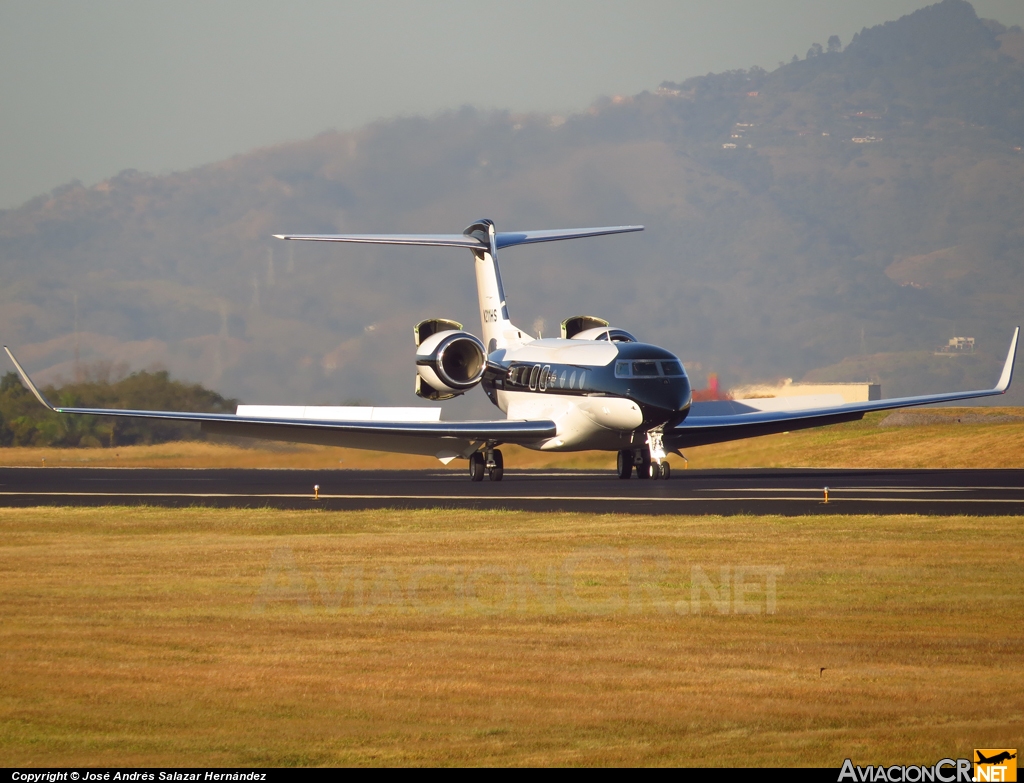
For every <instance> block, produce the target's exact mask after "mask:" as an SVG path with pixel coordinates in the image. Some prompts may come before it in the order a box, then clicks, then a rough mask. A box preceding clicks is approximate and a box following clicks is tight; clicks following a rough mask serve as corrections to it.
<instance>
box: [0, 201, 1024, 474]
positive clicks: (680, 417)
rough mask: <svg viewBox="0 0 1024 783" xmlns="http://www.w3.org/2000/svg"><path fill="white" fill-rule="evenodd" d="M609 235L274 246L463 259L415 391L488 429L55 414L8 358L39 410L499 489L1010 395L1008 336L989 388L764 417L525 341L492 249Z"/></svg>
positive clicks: (430, 421) (630, 363)
mask: <svg viewBox="0 0 1024 783" xmlns="http://www.w3.org/2000/svg"><path fill="white" fill-rule="evenodd" d="M642 230H643V226H613V227H605V228H582V229H569V230H554V231H513V232H497V231H495V228H494V223H493V222H492V221H491V220H480V221H478V222H476V223H473V224H472V225H471V226H469V227H468V228H467V229H466V230H465V231H464V232H462V233H461V234H277V235H275V236H276V238H277V239H284V240H302V241H309V242H362V243H373V244H385V245H431V246H441V247H457V248H465V249H467V250H469V251H470V252H471V253H472V255H473V262H474V267H475V269H476V284H477V296H478V300H479V307H480V320H481V324H480V329H481V336H480V337H479V338H478V337H476V336H474V335H473V334H470V333H469V332H466V331H464V330H463V327H462V324H459V323H457V322H455V321H451V320H448V319H444V318H432V319H428V320H426V321H422V322H420V323H419V324H417V325H416V327H415V329H414V334H415V338H416V394H417V395H419V396H420V397H422V398H425V399H428V400H444V399H449V398H452V397H455V396H457V395H460V394H464V393H466V392H467V391H469V390H470V389H472V388H474V387H476V386H479V387H481V388H482V389H483V391H484V393H485V394H486V395H487V396H488V398H489V399H490V400H491V402H492V403H494V404H495V405H496V406H497V407H498V408H499V409H500V410H501V411H502V412H503V413H504V414H505V418H504V419H502V420H498V421H462V422H449V421H441V418H440V413H441V409H440V408H436V407H435V408H376V407H374V408H367V407H325V406H318V407H312V406H282V405H239V406H238V408H237V410H236V412H235V414H218V413H188V412H174V411H144V410H112V409H106V408H100V409H97V408H65V407H54V406H53V405H51V404H50V403H49V402H48V401H47V400H46V398H45V397H44V396H43V395H42V393H41V392H40V391H39V389H38V388H37V387H36V386H35V384H34V383H33V382H32V380H31V379H30V378H29V376H28V374H27V373H26V372H25V370H24V369H23V368H22V367H21V365H20V364H19V363H18V361H17V360H16V359H15V358H14V355H13V354H12V353H11V351H10V350H8V349H7V348H6V346H5V350H7V353H8V355H9V356H10V357H11V361H13V362H14V366H15V367H16V368H17V370H18V373H19V374H20V375H21V379H22V381H23V382H24V383H25V385H26V386H27V387H28V388H29V389H30V390H31V391H32V392H33V393H34V394H35V396H36V397H37V398H38V399H39V402H41V403H42V404H43V405H45V406H46V407H47V408H49V409H50V410H52V411H55V412H57V413H64V414H89V415H102V416H132V417H141V418H149V419H178V420H185V421H197V422H200V423H201V427H202V430H203V432H207V433H212V434H218V435H235V436H242V437H251V438H265V439H270V440H280V441H290V442H296V443H314V444H324V445H333V446H347V447H349V448H357V449H372V450H377V451H390V452H395V453H405V454H426V455H432V456H435V457H437V458H438V459H440V460H441V461H442V462H444V463H448V462H450V461H451V460H453V459H466V460H468V461H469V475H470V478H471V479H472V480H473V481H481V480H482V479H483V478H484V476H485V475H489V476H490V478H491V480H493V481H501V479H502V475H503V471H504V461H503V459H502V454H501V450H500V449H499V448H498V447H499V446H501V445H502V444H506V443H514V444H518V445H521V446H525V447H526V448H530V449H538V450H540V451H585V450H604V451H615V452H618V476H619V477H620V478H623V479H628V478H629V477H630V476H631V475H633V472H634V469H635V471H636V475H637V477H638V478H641V479H667V478H668V477H669V473H670V470H669V463H668V461H667V460H666V456H667V454H669V453H676V454H681V453H682V451H681V450H682V449H684V448H687V447H689V446H701V445H705V444H709V443H719V442H723V441H730V440H737V439H740V438H749V437H754V436H758V435H768V434H771V433H777V432H786V431H792V430H799V429H806V428H810V427H819V426H822V425H827V424H836V423H839V422H846V421H854V420H857V419H860V418H862V417H863V416H864V414H865V413H868V412H870V411H881V410H889V409H894V408H905V407H910V406H915V405H929V404H934V403H942V402H953V401H956V400H969V399H973V398H976V397H988V396H991V395H996V394H1003V393H1004V392H1005V391H1006V390H1007V389H1008V388H1009V386H1010V378H1011V375H1012V372H1013V361H1014V355H1015V353H1016V350H1017V338H1018V335H1019V333H1020V328H1019V327H1018V328H1017V329H1016V330H1015V331H1014V333H1013V339H1012V340H1011V342H1010V350H1009V352H1008V353H1007V356H1006V363H1005V364H1004V365H1003V371H1002V374H1001V375H1000V377H999V381H998V383H996V385H995V387H994V388H992V389H984V390H978V391H965V392H951V393H946V394H929V395H924V396H918V397H901V398H896V399H888V400H874V401H870V402H854V403H845V404H831V405H825V406H819V407H811V408H805V409H799V410H761V409H757V408H754V407H749V406H744V405H742V404H738V403H733V404H732V406H731V409H730V410H729V411H727V412H722V411H721V410H720V408H721V406H719V408H717V409H716V408H714V407H713V406H712V405H711V404H707V403H694V402H693V401H692V395H691V391H690V382H689V380H688V379H687V376H686V371H685V370H684V368H683V365H682V363H681V362H680V361H679V359H678V358H677V357H676V356H674V355H673V354H672V353H670V352H669V351H667V350H665V349H664V348H659V347H657V346H654V345H649V344H647V343H643V342H640V341H639V340H637V339H636V338H635V337H634V336H633V335H632V334H630V333H629V332H627V331H625V330H623V329H619V328H615V327H612V326H610V325H609V323H608V322H607V321H605V320H603V319H601V318H596V317H593V316H576V317H573V318H568V319H566V320H565V321H564V322H563V323H562V335H561V337H560V338H557V339H539V338H538V339H534V338H533V337H531V336H530V335H529V334H528V333H527V332H526V331H525V330H523V329H520V328H519V327H517V326H515V325H514V324H513V323H512V321H511V320H510V318H509V312H508V305H507V302H506V300H505V293H504V291H503V290H502V286H501V275H500V274H499V272H498V250H500V249H504V248H508V247H513V246H515V245H525V244H531V243H534V242H553V241H555V240H560V239H576V238H580V237H595V236H602V235H607V234H621V233H627V232H631V231H642Z"/></svg>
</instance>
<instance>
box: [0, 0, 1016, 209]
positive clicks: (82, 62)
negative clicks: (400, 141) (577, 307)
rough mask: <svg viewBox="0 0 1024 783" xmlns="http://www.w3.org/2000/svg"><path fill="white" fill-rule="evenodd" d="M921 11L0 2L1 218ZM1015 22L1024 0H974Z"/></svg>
mask: <svg viewBox="0 0 1024 783" xmlns="http://www.w3.org/2000/svg"><path fill="white" fill-rule="evenodd" d="M929 4H930V3H929V2H927V0H676V1H675V2H668V1H667V0H632V2H603V1H602V0H505V2H489V1H486V0H478V1H477V2H469V0H451V1H450V2H425V1H423V0H374V2H340V1H339V0H335V1H334V2H326V1H321V0H290V2H287V3H286V2H270V1H269V0H221V1H219V2H218V1H217V0H200V1H198V2H195V1H193V0H175V1H174V2H160V3H157V2H138V1H136V0H120V1H114V0H89V2H72V1H71V0H63V2H52V1H51V0H0V68H2V72H3V78H2V79H0V139H2V141H3V155H2V156H0V209H2V208H8V207H11V206H15V205H18V204H20V203H22V202H24V201H26V200H27V199H29V198H31V197H33V196H36V195H38V194H40V193H44V192H46V191H48V190H50V189H51V188H53V187H55V186H57V185H60V184H63V183H65V182H68V181H70V180H73V179H79V180H81V181H83V182H84V183H86V184H93V183H95V182H98V181H100V180H102V179H105V178H106V177H109V176H112V175H113V174H116V173H117V172H118V171H120V170H122V169H125V168H135V169H140V170H143V171H149V172H157V173H159V172H166V171H174V170H180V169H186V168H190V167H192V166H196V165H199V164H202V163H207V162H210V161H214V160H218V159H221V158H224V157H227V156H230V155H233V154H235V153H239V152H245V151H246V150H250V149H253V148H255V147H261V146H266V145H270V144H275V143H278V142H282V141H287V140H291V139H302V138H307V137H310V136H313V135H315V134H316V133H319V132H321V131H324V130H327V129H330V128H338V129H348V128H353V127H357V126H359V125H362V124H364V123H366V122H368V121H371V120H374V119H377V118H380V117H390V116H395V115H401V114H422V113H427V114H430V113H433V112H437V111H440V110H443V109H446V108H453V107H457V106H460V105H463V104H467V103H468V104H474V105H476V106H480V107H484V108H507V109H511V110H514V111H552V112H559V113H563V112H571V111H578V110H580V109H582V108H584V107H586V106H587V105H588V104H590V103H591V102H592V101H593V100H594V99H595V98H598V97H600V96H602V95H614V94H631V93H636V92H640V91H641V90H644V89H653V88H655V87H657V85H658V84H659V83H660V82H662V81H665V80H672V81H681V80H682V79H685V78H687V77H689V76H694V75H697V74H702V73H707V72H710V71H722V70H727V69H732V68H749V67H750V66H752V65H760V66H762V67H764V68H768V69H772V68H775V67H776V66H777V64H778V62H779V61H780V60H787V61H788V60H789V59H790V57H792V56H793V55H794V54H799V55H800V56H801V57H803V56H804V55H805V53H806V52H807V49H808V47H809V46H810V44H811V43H813V42H819V43H822V44H824V43H825V42H826V40H827V39H828V37H829V35H832V34H836V35H839V37H840V38H841V39H842V42H843V44H844V45H845V44H846V43H848V42H849V40H850V38H851V37H852V35H853V34H854V33H855V32H857V31H859V30H860V29H861V28H863V27H866V26H868V27H869V26H872V25H875V24H880V23H882V22H885V21H888V20H890V19H895V18H897V17H899V16H901V15H903V14H906V13H910V12H911V11H914V10H916V9H918V8H922V7H924V6H926V5H929ZM974 7H975V9H976V10H977V11H978V14H979V15H980V16H982V17H987V18H992V19H998V20H999V21H1001V22H1003V23H1004V24H1007V25H1009V24H1021V25H1024V0H975V2H974Z"/></svg>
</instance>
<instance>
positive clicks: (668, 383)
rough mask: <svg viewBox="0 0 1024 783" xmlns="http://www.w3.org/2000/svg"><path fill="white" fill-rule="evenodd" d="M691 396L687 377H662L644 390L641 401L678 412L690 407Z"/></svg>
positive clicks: (660, 408)
mask: <svg viewBox="0 0 1024 783" xmlns="http://www.w3.org/2000/svg"><path fill="white" fill-rule="evenodd" d="M690 396H691V395H690V382H689V381H688V380H687V379H686V378H660V379H658V380H654V381H653V382H652V383H651V384H650V386H648V387H647V388H645V389H644V390H643V392H642V399H641V400H640V402H641V403H643V404H644V405H646V406H648V407H650V408H657V409H658V410H662V411H665V412H666V413H678V412H680V411H683V410H685V409H686V408H687V407H689V405H690Z"/></svg>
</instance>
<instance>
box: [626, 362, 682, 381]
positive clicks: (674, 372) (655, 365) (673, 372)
mask: <svg viewBox="0 0 1024 783" xmlns="http://www.w3.org/2000/svg"><path fill="white" fill-rule="evenodd" d="M685 376H686V373H685V372H684V371H683V365H682V364H681V363H680V362H678V361H676V360H674V359H672V360H662V361H658V360H655V359H637V360H634V361H631V362H616V363H615V377H616V378H659V377H667V378H682V377H685Z"/></svg>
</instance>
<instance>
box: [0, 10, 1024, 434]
mask: <svg viewBox="0 0 1024 783" xmlns="http://www.w3.org/2000/svg"><path fill="white" fill-rule="evenodd" d="M880 21H881V20H880ZM844 43H845V44H846V45H845V47H844V46H843V45H842V44H844ZM829 49H831V51H828V50H829ZM819 50H820V53H819ZM808 54H809V56H808V57H807V58H805V59H802V60H799V61H796V62H792V63H789V64H785V65H781V66H779V67H777V68H775V69H774V70H772V71H768V70H764V69H760V68H755V69H752V70H750V71H733V72H728V73H722V74H711V75H707V76H701V77H696V78H692V79H684V80H682V81H666V82H665V83H663V84H662V85H661V86H660V87H655V86H654V85H652V89H651V90H650V91H648V92H644V93H641V94H639V95H634V96H617V97H614V98H608V99H606V100H603V101H601V102H599V103H597V104H595V105H594V106H593V107H591V109H590V110H588V111H586V112H583V113H581V114H578V115H572V116H568V117H552V116H546V115H544V116H541V115H529V116H519V115H512V114H508V113H502V112H483V111H479V110H476V109H472V108H463V109H460V110H458V111H453V112H449V113H446V114H442V115H439V116H435V117H430V118H402V119H396V120H390V121H385V122H380V123H377V124H374V125H371V126H368V127H366V128H363V129H361V130H359V131H356V132H353V133H334V132H331V133H325V134H323V135H321V136H318V137H316V138H313V139H310V140H308V141H303V142H297V143H292V144H286V145H282V146H279V147H274V148H270V149H264V150H257V151H254V152H250V153H247V154H245V155H239V156H237V157H235V158H231V159H229V160H226V161H223V162H220V163H217V164H213V165H209V166H204V167H201V168H197V169H194V170H191V171H187V172H181V173H176V174H170V175H167V176H159V177H157V176H149V175H146V174H141V173H138V172H134V171H126V172H122V173H121V174H119V175H118V176H116V177H114V178H112V179H110V180H108V181H106V182H103V183H101V184H100V185H98V186H96V187H92V188H85V187H82V186H81V185H79V184H76V183H72V184H69V185H67V186H65V187H63V188H60V189H58V190H56V191H54V192H53V193H51V194H47V195H45V196H41V197H39V198H37V199H34V200H33V201H31V202H29V203H27V204H25V205H23V206H22V207H20V208H18V209H14V210H8V211H6V212H0V337H2V338H3V341H4V342H6V343H8V344H10V345H13V346H17V348H18V351H19V358H21V359H22V360H23V361H24V363H25V364H26V366H28V367H29V369H31V370H34V371H39V372H41V375H42V377H43V379H44V380H47V381H54V380H56V379H57V378H58V377H60V376H63V377H65V378H70V377H72V375H73V368H74V363H75V356H76V353H77V355H78V357H79V361H80V362H82V363H86V364H88V363H91V362H95V361H97V360H104V361H107V362H115V363H117V362H121V363H126V364H127V365H128V366H130V367H131V368H133V369H141V368H146V367H152V366H161V367H165V368H167V369H169V370H170V371H171V372H172V374H173V375H174V376H175V377H183V378H188V379H190V380H192V381H196V382H201V383H203V384H205V385H206V386H208V387H211V388H216V389H218V390H219V391H221V392H222V393H224V394H228V395H231V396H235V397H241V398H243V399H244V400H246V401H248V402H305V403H311V404H312V403H332V402H334V403H336V402H338V401H340V400H342V399H353V398H362V399H369V400H373V401H375V402H381V403H391V404H410V403H411V402H413V401H415V399H416V398H415V397H413V394H412V379H413V372H414V370H413V363H412V357H411V353H412V326H413V324H414V323H416V322H417V321H418V320H420V319H422V318H425V317H428V316H447V317H452V318H455V319H457V320H460V321H462V322H464V323H466V324H467V326H468V327H469V328H471V329H478V328H479V323H478V321H479V318H478V315H477V314H476V308H475V285H474V282H473V279H472V276H471V275H470V273H469V263H468V262H469V259H468V257H466V258H464V257H463V254H461V253H459V252H456V251H451V250H441V249H438V250H433V249H426V248H424V249H408V248H393V247H383V248H381V247H356V246H347V247H333V246H329V247H320V246H309V245H301V246H298V247H295V246H293V245H292V244H287V245H286V244H285V243H281V242H277V241H275V240H273V239H271V238H270V235H271V234H272V233H280V232H331V231H368V232H369V231H376V232H383V231H434V232H436V231H459V230H461V229H462V228H463V227H464V226H465V225H467V224H468V223H470V222H471V221H472V220H474V219H476V218H478V217H481V216H489V217H492V218H494V219H495V220H496V221H498V224H499V227H500V228H505V229H514V228H554V227H562V226H577V225H581V226H585V225H603V224H623V223H643V224H644V225H646V226H647V230H646V231H645V232H644V233H642V234H634V235H630V236H623V237H616V238H608V239H600V240H587V241H580V242H574V243H561V244H557V245H539V246H531V247H525V248H516V249H514V250H509V251H506V252H505V253H503V254H502V258H501V260H502V271H503V278H504V281H505V286H506V289H507V293H508V295H509V305H510V310H511V314H512V317H513V319H514V320H516V321H517V322H518V323H519V324H520V325H522V326H524V327H527V328H540V329H542V330H543V331H544V333H545V334H546V335H549V336H550V335H551V334H553V333H555V332H556V331H557V325H558V322H559V321H560V320H562V319H563V318H565V317H568V316H570V315H575V314H579V313H589V314H594V315H600V316H603V317H606V318H609V319H610V320H611V321H612V322H613V323H615V324H616V325H620V326H622V327H624V328H628V329H629V330H631V331H633V332H635V333H637V334H638V335H639V336H640V337H641V338H642V339H646V340H649V341H652V342H657V343H659V344H663V345H665V346H666V347H669V348H670V349H673V350H675V351H676V352H677V353H678V354H679V355H680V356H681V358H683V359H684V361H686V362H687V363H688V366H689V367H690V368H691V370H692V373H693V375H694V376H695V379H696V381H697V383H698V384H699V383H701V382H702V381H703V378H704V376H705V374H706V373H708V372H711V371H717V372H718V373H719V375H720V377H721V379H722V382H723V384H724V385H725V386H728V385H730V384H733V383H739V382H747V381H752V380H761V379H770V378H774V377H784V376H788V377H795V378H799V377H803V376H804V375H805V374H807V373H810V372H812V371H814V370H816V369H820V368H831V369H829V371H828V375H829V377H830V378H833V377H837V378H838V376H841V375H843V374H844V373H845V372H846V371H847V370H848V371H849V372H850V373H851V377H842V378H839V379H842V380H856V379H858V378H856V377H852V376H853V375H857V374H858V373H862V372H866V371H870V367H871V362H870V361H868V359H864V360H857V359H856V358H855V357H858V356H863V357H877V356H878V355H881V354H906V353H907V352H909V354H907V355H908V356H912V355H913V354H914V353H915V352H917V353H921V354H930V352H931V351H932V350H934V349H936V348H938V347H939V346H941V345H944V344H946V342H947V341H948V339H949V338H951V337H953V336H955V335H966V336H972V337H975V338H976V340H977V346H978V350H977V353H976V354H975V355H973V356H971V357H954V358H951V359H944V361H945V362H946V364H943V363H942V362H941V361H940V362H938V363H936V362H930V361H913V360H912V361H908V367H907V372H906V373H899V372H898V369H897V371H896V375H897V376H898V378H899V381H898V382H899V389H898V391H899V392H900V393H914V392H917V391H921V392H924V391H932V390H935V388H936V387H937V386H938V387H939V388H941V384H943V383H946V382H947V381H949V380H954V379H955V380H956V382H957V385H959V384H960V383H963V384H967V385H970V386H974V385H977V386H988V385H991V383H992V382H993V381H994V380H995V377H996V375H997V374H998V367H999V363H1000V361H1001V358H1002V356H1003V355H1004V354H1005V350H1006V345H1007V342H1008V340H1009V337H1010V334H1011V332H1012V328H1013V327H1014V326H1016V325H1017V323H1018V322H1019V321H1020V320H1021V319H1022V316H1024V308H1022V307H1021V305H1020V303H1021V301H1022V300H1024V154H1022V152H1021V149H1020V148H1021V146H1022V145H1024V33H1022V32H1021V30H1020V29H1006V28H1004V27H1003V26H1002V25H1000V24H998V23H997V22H993V21H985V20H980V19H978V17H977V16H976V14H975V12H974V10H973V8H972V7H971V6H970V4H968V3H966V2H963V0H944V1H943V2H941V3H939V4H937V5H934V6H931V7H929V8H926V9H923V10H921V11H918V12H916V13H914V14H911V15H909V16H906V17H904V18H902V19H899V20H897V21H892V22H888V23H886V24H884V25H881V26H879V27H874V28H871V29H867V30H864V31H862V32H861V33H860V34H859V35H858V36H856V38H855V39H854V40H853V41H851V42H839V43H838V44H837V43H836V42H835V41H833V42H832V44H830V45H827V46H819V47H814V46H812V47H811V49H810V51H809V53H808ZM337 99H338V100H343V99H344V96H337ZM855 139H858V140H860V141H855ZM731 145H735V147H734V148H733V147H732V146H731ZM466 255H467V256H468V254H466ZM844 360H846V361H844ZM949 362H954V363H958V364H955V365H951V364H949ZM876 364H877V362H876ZM951 367H955V372H952V375H951V370H950V368H951ZM837 368H838V369H837ZM837 373H838V375H837ZM876 374H877V373H876ZM885 377H886V378H888V377H895V376H891V375H889V374H888V370H887V371H886V376H885ZM895 391H896V389H895V388H888V387H883V393H885V394H886V395H889V394H892V393H895ZM1015 391H1016V394H1013V395H1011V398H1010V399H1007V398H1003V399H1002V400H1001V401H1000V402H1001V403H1002V404H1011V403H1012V402H1013V401H1014V400H1016V401H1017V402H1018V403H1019V402H1020V401H1024V396H1018V395H1024V392H1020V390H1019V389H1017V390H1015ZM470 396H471V397H472V398H473V399H471V400H459V401H453V402H452V403H449V404H447V405H446V408H447V409H448V410H449V415H453V416H455V415H459V414H460V413H480V412H484V411H486V410H487V409H488V406H487V404H486V401H485V400H484V399H483V395H473V394H471V395H470Z"/></svg>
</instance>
